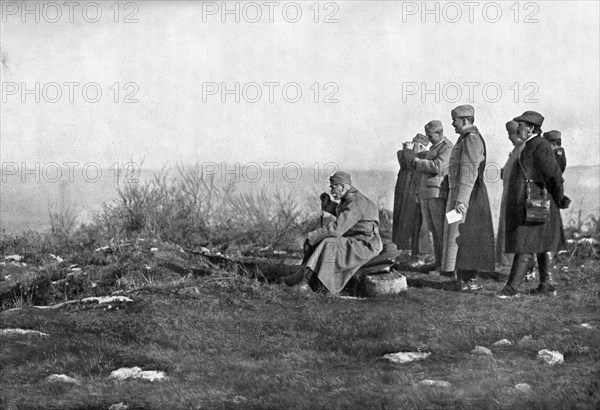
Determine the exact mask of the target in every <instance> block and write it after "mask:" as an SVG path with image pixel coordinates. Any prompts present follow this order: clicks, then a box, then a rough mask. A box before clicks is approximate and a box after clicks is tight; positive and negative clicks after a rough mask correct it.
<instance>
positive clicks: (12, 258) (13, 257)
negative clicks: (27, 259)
mask: <svg viewBox="0 0 600 410" xmlns="http://www.w3.org/2000/svg"><path fill="white" fill-rule="evenodd" d="M4 260H7V261H13V262H21V261H22V260H23V257H22V256H21V255H16V254H15V255H8V256H5V257H4Z"/></svg>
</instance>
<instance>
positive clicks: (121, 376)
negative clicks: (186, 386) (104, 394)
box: [109, 366, 167, 382]
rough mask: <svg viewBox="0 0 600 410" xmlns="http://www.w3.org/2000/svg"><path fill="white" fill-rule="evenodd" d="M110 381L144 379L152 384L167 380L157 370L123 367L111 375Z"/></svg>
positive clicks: (162, 373) (163, 374)
mask: <svg viewBox="0 0 600 410" xmlns="http://www.w3.org/2000/svg"><path fill="white" fill-rule="evenodd" d="M109 378H110V379H117V380H127V379H144V380H149V381H151V382H153V381H155V380H162V379H166V378H167V376H166V375H165V373H164V372H160V371H157V370H142V369H140V368H139V367H137V366H136V367H121V368H120V369H118V370H114V371H112V372H111V373H110V376H109Z"/></svg>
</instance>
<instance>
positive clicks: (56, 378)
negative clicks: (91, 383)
mask: <svg viewBox="0 0 600 410" xmlns="http://www.w3.org/2000/svg"><path fill="white" fill-rule="evenodd" d="M46 381H47V382H49V383H67V384H76V385H78V386H79V385H81V383H79V381H77V380H76V379H74V378H72V377H70V376H67V375H66V374H51V375H50V376H48V377H46Z"/></svg>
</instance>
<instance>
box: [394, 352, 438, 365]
mask: <svg viewBox="0 0 600 410" xmlns="http://www.w3.org/2000/svg"><path fill="white" fill-rule="evenodd" d="M430 355H431V353H430V352H398V353H388V354H385V355H383V358H384V359H387V360H390V361H392V362H394V363H409V362H413V361H415V360H423V359H426V358H428V357H429V356H430Z"/></svg>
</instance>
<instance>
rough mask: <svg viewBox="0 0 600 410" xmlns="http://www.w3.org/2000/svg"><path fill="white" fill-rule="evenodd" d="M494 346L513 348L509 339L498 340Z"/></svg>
mask: <svg viewBox="0 0 600 410" xmlns="http://www.w3.org/2000/svg"><path fill="white" fill-rule="evenodd" d="M492 346H512V342H511V341H510V340H508V339H502V340H498V341H497V342H496V343H494V344H493V345H492Z"/></svg>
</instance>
